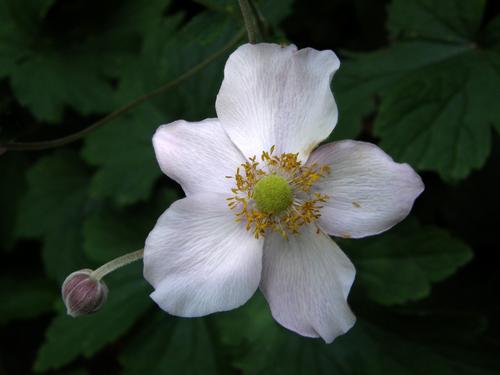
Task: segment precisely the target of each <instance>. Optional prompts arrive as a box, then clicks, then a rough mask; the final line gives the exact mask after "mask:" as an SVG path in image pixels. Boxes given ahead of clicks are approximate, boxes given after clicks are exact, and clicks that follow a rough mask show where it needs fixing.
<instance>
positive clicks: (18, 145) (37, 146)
mask: <svg viewBox="0 0 500 375" xmlns="http://www.w3.org/2000/svg"><path fill="white" fill-rule="evenodd" d="M243 35H244V30H241V31H239V32H238V34H236V36H235V37H234V38H232V39H231V40H230V41H229V42H228V43H227V44H225V45H224V46H223V47H222V48H221V49H220V50H218V51H216V52H214V53H213V54H212V55H210V56H209V57H207V58H206V59H205V60H203V61H202V62H201V63H199V64H198V65H195V66H193V67H192V68H191V69H189V70H188V71H186V72H185V73H183V74H181V75H180V76H178V77H177V78H175V79H173V80H172V81H170V82H167V83H166V84H164V85H162V86H160V87H158V88H156V89H154V90H153V91H151V92H148V93H147V94H144V95H142V96H140V97H138V98H136V99H134V100H132V101H131V102H129V103H127V104H125V105H124V106H123V107H120V108H118V109H117V110H115V111H113V112H111V113H110V114H108V115H106V116H104V117H103V118H101V119H99V120H97V121H96V122H94V123H92V124H91V125H89V126H88V127H86V128H85V129H82V130H80V131H78V132H76V133H73V134H70V135H67V136H65V137H61V138H56V139H51V140H48V141H41V142H11V143H6V144H4V145H0V150H2V149H5V150H15V151H25V150H33V151H34V150H46V149H50V148H55V147H59V146H63V145H66V144H68V143H71V142H74V141H76V140H78V139H80V138H83V137H84V136H85V135H86V134H87V133H89V132H91V131H93V130H95V129H97V128H99V127H101V126H102V125H104V124H106V123H108V122H110V121H112V120H114V119H116V118H117V117H120V116H121V115H123V114H124V113H125V112H128V111H130V110H131V109H133V108H135V107H137V106H139V105H140V104H142V103H144V102H145V101H147V100H149V99H151V98H153V97H155V96H157V95H159V94H162V93H164V92H165V91H167V90H169V89H171V88H173V87H175V86H177V85H179V84H180V83H182V82H183V81H185V80H186V79H188V78H190V77H191V76H193V75H195V74H196V73H198V72H199V71H201V70H202V69H204V68H205V67H207V66H208V65H210V64H211V63H212V62H214V61H215V60H217V59H218V58H219V57H221V56H222V55H224V53H226V52H227V51H228V50H229V49H231V48H232V47H233V46H234V45H235V44H236V43H237V42H238V41H239V40H240V39H241V38H242V37H243ZM0 153H1V152H0Z"/></svg>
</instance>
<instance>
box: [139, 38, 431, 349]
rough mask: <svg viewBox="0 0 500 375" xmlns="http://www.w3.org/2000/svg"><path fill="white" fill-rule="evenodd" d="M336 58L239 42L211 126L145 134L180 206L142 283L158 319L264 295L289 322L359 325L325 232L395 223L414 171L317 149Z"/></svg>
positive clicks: (344, 150)
mask: <svg viewBox="0 0 500 375" xmlns="http://www.w3.org/2000/svg"><path fill="white" fill-rule="evenodd" d="M338 67H339V61H338V59H337V57H336V56H335V54H334V53H333V52H332V51H316V50H313V49H310V48H307V49H303V50H299V51H298V50H297V48H296V47H295V46H288V47H281V46H279V45H274V44H257V45H249V44H247V45H243V46H241V47H240V48H238V49H237V50H236V51H235V52H234V53H233V54H232V55H231V56H230V57H229V59H228V61H227V63H226V67H225V70H224V80H223V82H222V86H221V88H220V91H219V94H218V96H217V101H216V110H217V115H218V119H206V120H204V121H201V122H198V123H187V122H186V121H182V120H180V121H176V122H173V123H171V124H168V125H163V126H161V127H160V128H159V129H158V130H157V132H156V134H155V135H154V137H153V144H154V148H155V152H156V156H157V159H158V162H159V165H160V167H161V169H162V170H163V172H164V173H166V174H167V175H168V176H169V177H171V178H173V179H174V180H176V181H177V182H178V183H179V184H180V185H181V186H182V188H183V190H184V191H185V193H186V198H184V199H181V200H179V201H177V202H175V203H173V204H172V205H171V207H170V208H168V209H167V210H166V211H165V213H164V214H163V215H162V216H161V217H160V218H159V219H158V222H157V224H156V226H155V227H154V229H153V230H152V231H151V233H150V234H149V236H148V238H147V240H146V245H145V253H144V275H145V277H146V279H147V280H148V281H149V282H150V283H151V284H152V285H153V287H154V288H155V291H154V292H153V293H152V294H151V297H152V298H153V299H154V300H155V301H156V303H158V305H159V306H160V307H161V308H162V309H164V310H165V311H167V312H169V313H171V314H174V315H179V316H186V317H193V316H202V315H206V314H210V313H214V312H217V311H224V310H230V309H233V308H236V307H238V306H240V305H242V304H244V303H245V302H246V301H247V300H248V299H249V298H250V297H251V296H252V295H253V294H254V293H255V291H256V290H257V289H258V288H260V290H261V291H262V293H263V294H264V296H265V298H266V299H267V301H268V303H269V306H270V308H271V312H272V315H273V317H274V318H275V319H276V320H277V321H278V322H279V323H280V324H282V325H283V326H285V327H286V328H288V329H290V330H292V331H295V332H297V333H299V334H301V335H304V336H309V337H322V338H323V339H324V340H325V341H326V342H331V341H333V339H334V338H335V337H337V336H338V335H340V334H342V333H345V332H346V331H347V330H349V329H350V328H351V327H352V325H353V324H354V321H355V317H354V315H353V313H352V312H351V310H350V308H349V306H348V304H347V296H348V293H349V290H350V288H351V285H352V283H353V281H354V275H355V269H354V266H353V265H352V263H351V262H350V261H349V259H348V258H347V257H346V256H345V254H344V253H343V252H342V251H341V250H340V248H339V247H338V246H337V245H336V243H335V242H334V241H333V240H332V239H331V238H330V236H329V235H332V236H339V237H352V238H360V237H365V236H369V235H373V234H377V233H380V232H383V231H385V230H387V229H389V228H390V227H392V226H393V225H395V224H397V223H398V222H399V221H401V220H402V219H404V218H405V217H406V216H407V215H408V213H409V211H410V210H411V207H412V205H413V202H414V200H415V199H416V197H417V196H418V195H419V194H420V193H421V192H422V191H423V184H422V181H421V179H420V177H419V176H418V175H417V174H416V173H415V172H414V171H413V169H412V168H411V167H410V166H408V165H406V164H398V163H395V162H394V161H393V160H392V159H391V158H390V157H389V156H388V155H386V154H385V153H384V152H383V151H382V150H381V149H380V148H378V147H377V146H375V145H372V144H369V143H364V142H357V141H340V142H333V143H329V144H326V145H324V146H321V147H319V148H317V149H316V147H317V146H318V144H319V143H320V142H321V141H322V140H324V139H325V138H326V137H327V136H328V135H329V134H330V133H331V131H332V130H333V128H334V127H335V124H336V122H337V106H336V104H335V100H334V98H333V95H332V93H331V90H330V81H331V79H332V77H333V74H334V73H335V71H336V70H337V69H338Z"/></svg>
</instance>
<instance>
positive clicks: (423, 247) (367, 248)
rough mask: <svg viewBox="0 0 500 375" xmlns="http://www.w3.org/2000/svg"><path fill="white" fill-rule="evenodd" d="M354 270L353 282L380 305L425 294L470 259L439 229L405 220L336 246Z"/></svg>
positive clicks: (463, 247)
mask: <svg viewBox="0 0 500 375" xmlns="http://www.w3.org/2000/svg"><path fill="white" fill-rule="evenodd" d="M340 246H341V247H342V248H343V249H344V250H346V252H347V253H348V255H349V257H350V258H351V259H352V261H353V263H354V264H355V266H356V270H357V280H356V285H357V286H358V287H359V288H360V289H362V290H363V291H364V292H365V293H366V294H367V296H368V297H369V298H370V299H372V300H374V301H376V302H378V303H381V304H387V305H391V304H400V303H404V302H408V301H412V300H417V299H420V298H424V297H427V296H428V295H429V294H430V291H431V286H432V283H435V282H437V281H441V280H443V279H445V278H447V277H449V276H451V275H452V274H454V273H455V272H456V271H457V269H458V268H460V267H461V266H463V265H464V264H466V263H467V262H469V261H470V260H471V259H472V256H473V253H472V250H471V249H470V248H469V247H468V246H467V245H466V244H464V243H463V242H461V241H460V240H458V239H456V238H454V237H452V236H451V235H450V234H449V233H447V232H446V231H445V230H443V229H439V228H437V227H432V226H421V225H419V224H418V223H417V222H415V221H411V220H407V221H406V222H404V223H402V224H400V225H399V226H398V227H396V228H394V229H392V230H391V231H390V232H387V233H386V234H383V235H381V236H377V237H374V238H369V239H364V240H345V241H343V242H341V245H340Z"/></svg>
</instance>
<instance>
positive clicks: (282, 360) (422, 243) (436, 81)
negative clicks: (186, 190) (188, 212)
mask: <svg viewBox="0 0 500 375" xmlns="http://www.w3.org/2000/svg"><path fill="white" fill-rule="evenodd" d="M258 5H259V8H260V10H261V11H262V13H263V15H264V16H265V17H266V18H267V21H268V22H269V25H270V36H269V37H268V39H269V40H268V41H277V42H280V41H285V40H287V41H289V42H291V43H295V44H297V45H298V47H299V48H303V47H313V48H316V49H332V50H334V51H335V52H336V53H338V54H339V56H340V58H341V62H342V67H341V69H340V71H339V72H338V73H337V74H336V76H335V78H334V83H333V90H334V94H335V96H336V98H337V101H338V104H339V113H340V122H339V125H338V128H337V129H336V131H335V132H334V134H333V136H332V137H331V139H333V140H335V139H342V138H355V139H362V140H367V141H371V142H375V143H377V144H379V145H380V146H381V147H382V148H383V149H384V150H385V151H386V152H388V153H389V154H390V155H391V156H393V157H394V158H395V159H396V160H397V161H401V162H408V163H410V164H411V165H412V166H414V167H415V168H416V169H417V170H418V172H419V174H420V175H421V176H422V178H423V180H424V183H425V185H426V190H425V192H424V193H423V195H422V196H421V197H420V198H419V199H418V200H417V202H416V204H415V207H414V209H413V212H412V214H411V215H410V217H409V218H408V219H407V220H406V221H405V222H404V223H402V224H400V225H398V226H397V227H396V228H394V229H392V230H391V231H389V232H388V233H386V234H384V235H381V236H378V237H375V238H370V239H365V240H359V241H354V240H352V241H351V240H343V241H341V242H340V245H341V247H342V248H343V249H344V250H345V251H346V252H347V253H348V255H349V256H350V257H351V259H352V260H353V262H354V264H355V265H356V268H357V270H358V276H357V280H356V282H355V286H354V288H353V291H352V293H351V297H350V303H351V305H352V307H353V310H354V311H355V313H356V315H357V316H358V323H357V324H356V327H355V328H354V329H353V330H352V331H351V332H349V333H348V334H346V335H345V336H343V337H341V338H339V339H337V340H336V341H335V343H334V344H332V345H325V344H323V343H322V342H320V341H319V340H311V339H305V338H300V337H298V336H296V335H295V334H293V333H290V332H288V331H286V330H285V329H283V328H281V327H279V326H278V325H276V324H275V323H273V321H272V319H270V316H269V313H268V309H267V306H265V303H263V302H262V298H261V297H260V296H258V295H257V296H256V297H255V298H254V299H253V300H252V301H251V302H250V303H249V304H248V306H246V307H244V308H242V309H239V310H237V311H235V312H231V313H224V314H217V315H215V316H210V317H208V318H204V319H192V320H187V319H176V318H172V317H167V316H166V314H164V313H162V312H161V311H160V310H159V309H157V308H156V307H155V306H153V304H152V303H151V302H150V301H149V300H148V297H147V296H148V294H149V292H150V288H149V286H148V285H146V283H145V282H144V281H142V279H141V270H140V265H137V266H131V267H130V268H129V269H127V270H124V271H120V272H117V275H113V276H112V277H110V279H109V286H110V301H109V302H108V305H107V306H106V307H105V308H104V309H103V311H102V312H100V313H98V314H96V315H95V316H92V317H88V318H87V317H85V318H79V319H76V320H72V319H71V318H67V317H66V316H65V314H64V308H63V306H62V303H61V301H60V298H59V285H60V283H61V281H62V280H64V276H65V275H67V274H69V273H70V272H72V271H74V270H76V269H79V268H84V267H95V266H97V265H99V264H102V263H103V262H105V261H107V260H109V259H112V258H113V257H115V256H117V255H121V254H123V253H125V252H128V251H132V250H135V249H137V248H140V247H141V246H142V245H141V243H142V241H143V240H144V238H145V236H146V235H147V233H148V231H149V230H150V229H151V228H152V225H153V224H154V222H155V220H156V218H157V217H158V215H159V214H160V213H161V212H162V211H163V210H164V209H165V208H166V207H167V206H168V204H169V203H171V202H172V201H173V200H175V199H177V198H178V197H181V196H182V191H181V190H180V189H179V187H178V186H177V185H176V184H175V183H173V182H172V181H170V180H168V178H166V177H164V176H162V175H161V173H160V172H159V169H158V167H157V166H156V162H155V160H154V156H153V154H152V148H151V145H150V143H149V142H150V138H151V135H152V133H153V132H154V129H155V128H156V127H157V126H158V125H159V124H161V123H167V122H169V121H172V120H175V119H177V118H184V119H187V120H193V121H195V120H201V119H203V118H206V117H208V116H214V101H215V95H216V93H217V90H218V87H219V85H220V81H221V79H222V68H223V64H224V61H225V59H226V57H227V55H228V52H230V51H232V50H234V48H236V46H237V44H238V43H237V44H234V45H233V46H231V48H230V49H229V50H228V51H227V52H225V53H223V54H222V55H221V57H220V58H219V59H218V60H217V61H216V62H215V63H212V64H210V65H209V66H208V67H207V68H205V69H203V70H202V71H200V72H198V73H197V74H196V75H193V76H192V77H190V78H189V79H187V80H185V81H183V82H181V83H180V84H179V85H177V86H175V87H172V88H171V89H170V90H168V91H165V92H164V93H163V94H161V95H158V96H155V97H154V98H152V99H151V100H149V101H148V102H146V103H143V104H142V105H141V106H139V107H137V108H135V109H132V110H130V111H128V112H126V113H124V114H123V115H122V116H120V117H118V118H117V119H116V120H114V121H113V122H109V123H107V124H104V125H103V126H102V127H100V128H99V129H98V130H95V131H92V132H88V133H87V134H86V135H85V137H83V138H81V139H78V140H76V141H75V142H72V143H69V144H67V145H63V146H61V147H55V148H51V149H44V150H37V151H33V150H27V151H10V150H3V154H1V155H0V214H1V216H0V220H1V221H0V247H1V248H2V250H1V253H0V254H1V256H2V262H1V266H0V267H1V268H2V273H1V279H0V281H1V284H0V301H1V302H0V305H1V307H0V332H1V333H0V335H1V340H0V374H3V373H5V374H24V373H31V372H32V371H37V372H42V373H50V374H114V373H126V374H166V373H172V374H198V373H229V374H231V373H234V374H237V373H244V374H261V373H262V374H285V373H286V374H306V373H307V374H309V373H318V374H329V373H334V374H382V373H383V374H497V373H499V372H500V367H499V364H498V353H499V350H500V345H499V344H500V342H499V332H500V326H499V315H500V314H499V313H500V303H499V298H498V295H499V292H498V287H499V285H500V278H499V272H498V262H497V261H496V259H497V256H496V255H497V254H496V253H497V252H498V250H499V249H498V225H499V223H500V215H499V209H500V206H499V204H498V203H499V198H498V193H499V184H498V182H499V177H500V174H499V167H498V166H499V165H500V139H499V137H498V134H499V131H498V130H499V129H500V114H499V111H500V108H499V106H498V104H500V57H499V56H500V48H499V46H500V22H499V14H500V3H499V2H498V1H494V0H490V1H484V2H482V1H476V0H463V1H459V0H455V1H453V0H446V1H442V2H439V3H438V4H433V2H432V1H426V0H408V1H405V0H399V1H392V2H390V1H380V0H376V1H374V0H355V1H348V0H335V1H312V0H307V1H306V0H295V1H294V2H293V3H291V2H289V1H260V2H258ZM474 9H480V10H481V12H480V14H479V16H477V17H476V18H477V19H478V20H479V21H477V22H474V21H473V20H472V21H471V19H474V12H473V10H474ZM2 25H3V26H2ZM443 25H444V26H443ZM471 25H472V26H471ZM474 25H475V26H474ZM445 26H446V27H445ZM241 27H242V20H241V17H240V14H239V10H238V6H237V2H236V1H223V0H220V1H215V0H213V1H212V0H207V1H199V2H192V1H172V2H170V4H169V2H168V1H153V2H146V1H140V0H127V1H124V2H120V1H109V2H102V1H93V0H92V1H83V0H76V1H72V2H65V1H62V0H53V1H50V0H49V1H47V0H46V1H40V2H34V1H28V0H23V1H17V2H16V1H14V0H0V93H1V94H0V148H2V146H3V147H4V148H5V149H8V148H9V147H11V145H12V144H13V142H19V143H22V142H37V141H41V140H49V139H54V138H58V137H64V136H66V135H69V134H72V133H75V132H77V131H80V130H82V129H85V128H86V127H87V126H88V125H89V124H91V123H93V122H94V121H96V120H98V119H99V118H101V117H102V116H104V115H106V114H107V113H110V112H111V111H112V110H114V109H116V108H120V107H121V106H123V105H124V104H126V103H128V102H130V101H131V100H133V99H134V98H137V97H139V96H141V95H143V94H144V93H147V92H150V91H151V90H153V89H155V88H157V87H160V86H161V85H163V84H164V83H166V82H169V81H171V80H173V79H175V78H176V77H178V76H179V75H180V74H182V73H184V72H186V71H188V70H189V69H190V68H191V67H193V66H195V65H196V64H197V63H199V62H201V61H203V60H204V59H206V58H207V57H209V56H211V54H213V53H214V52H216V51H218V50H220V49H221V47H222V46H224V45H225V44H226V43H227V42H228V41H229V40H230V39H231V38H232V37H233V36H234V35H235V34H236V33H237V31H238V30H239V29H240V28H241ZM450 30H451V31H450ZM243 42H244V39H242V40H241V41H240V42H239V44H241V43H243ZM402 45H404V46H406V47H405V48H406V49H405V50H404V53H402V52H401V50H400V49H399V48H401V46H402ZM454 46H471V48H470V51H468V50H467V51H466V52H464V53H463V56H464V57H462V54H461V53H460V54H457V55H456V56H455V55H453V56H452V57H450V58H449V59H448V60H446V59H445V60H443V61H438V62H431V63H430V64H429V65H428V66H427V65H426V66H425V67H423V68H422V67H421V66H419V68H418V69H409V68H408V69H407V67H409V66H411V65H412V64H413V63H414V62H415V61H420V60H419V59H424V60H425V59H428V60H432V57H433V56H438V55H439V53H444V52H443V51H445V49H446V48H451V47H454ZM466 54H469V55H466ZM429 57H431V58H429ZM488 64H489V65H488ZM489 67H491V71H490V70H488V69H489ZM495 72H496V73H495ZM489 74H490V75H489ZM495 74H496V75H495ZM374 77H375V78H374ZM495 79H496V81H495ZM462 89H463V90H466V91H464V92H465V93H464V94H463V98H464V100H463V102H461V101H460V100H459V99H460V98H462V96H460V95H462V94H461V91H460V90H462ZM457 92H458V94H457V95H458V96H457V97H458V98H459V99H457V100H458V102H457V103H455V102H454V100H455V99H454V98H455V96H453V95H455V93H457ZM450 103H451V104H450ZM453 103H455V104H453ZM495 103H496V104H497V105H496V106H495V105H494V104H495ZM434 106H435V107H434ZM428 108H429V109H428ZM436 108H438V109H439V108H446V110H442V111H441V112H438V115H436V116H434V115H432V114H433V113H434V112H432V111H434V110H436ZM420 109H421V110H422V112H418V111H419V110H420ZM427 109H428V112H425V111H426V110H427ZM414 110H416V111H417V112H418V113H420V117H418V116H415V117H412V114H413V113H414ZM429 113H430V114H429ZM431 115H432V116H434V117H432V116H431ZM429 116H431V117H429ZM430 118H432V120H433V121H430ZM434 120H435V121H434ZM415 129H416V130H417V131H418V130H419V129H423V130H422V131H424V132H425V131H426V132H428V133H426V134H429V135H428V137H427V136H426V138H425V139H426V144H425V145H422V144H421V143H419V142H417V141H416V139H417V136H416V135H415V136H414V135H412V134H418V133H414V132H413V131H414V130H415ZM426 129H427V130H426ZM457 129H466V130H464V132H465V134H466V135H463V134H464V133H460V131H459V130H457ZM457 134H458V135H457ZM424 146H425V150H424V149H423V148H424ZM34 147H36V145H35V146H34ZM21 148H22V145H21ZM451 153H455V154H456V155H455V156H454V159H450V158H449V157H448V156H449V155H450V154H451ZM33 369H34V370H33Z"/></svg>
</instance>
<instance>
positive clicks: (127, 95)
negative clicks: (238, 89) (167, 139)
mask: <svg viewBox="0 0 500 375" xmlns="http://www.w3.org/2000/svg"><path fill="white" fill-rule="evenodd" d="M179 21H180V19H179V17H170V18H167V19H166V20H165V21H164V22H163V23H162V24H160V25H158V29H157V31H156V32H155V33H151V34H150V35H149V37H148V38H147V39H146V41H145V45H144V49H143V53H142V56H141V58H140V60H139V61H134V63H133V64H131V65H129V66H126V67H124V70H123V71H122V73H121V76H122V83H121V85H120V97H121V98H122V101H123V102H126V101H128V100H130V99H132V98H133V97H136V96H138V95H142V94H144V93H145V92H148V91H151V90H153V89H155V88H157V87H158V86H161V85H162V84H164V83H166V82H169V81H171V80H173V79H175V78H176V77H178V76H179V75H181V74H183V73H185V72H186V71H188V70H189V69H191V68H192V67H194V66H195V65H197V64H199V63H200V62H201V61H203V60H204V59H206V58H207V57H208V56H210V55H211V54H212V53H214V52H215V51H217V50H218V49H220V48H221V47H222V46H223V45H224V44H226V43H227V41H228V40H229V39H230V38H232V37H234V34H235V26H234V22H233V21H231V20H228V19H226V18H224V17H223V16H221V15H219V14H216V13H211V12H203V13H201V14H200V15H197V16H196V17H194V18H193V19H191V20H190V21H189V22H188V23H187V24H186V25H184V26H182V28H180V29H179V30H177V28H178V25H179ZM172 51H175V54H172ZM223 64H224V58H223V57H221V58H220V60H218V61H217V62H215V63H213V64H211V65H210V66H208V67H206V68H205V69H203V71H201V72H199V73H197V74H196V75H195V76H193V77H192V78H190V79H188V80H186V81H184V82H183V83H182V84H181V85H180V86H176V87H175V88H173V89H172V90H171V91H169V92H166V93H165V94H163V95H161V96H159V97H157V98H155V100H153V101H152V103H146V104H143V105H142V106H141V107H140V108H138V109H134V110H133V111H132V112H130V113H129V114H127V115H124V116H123V117H121V118H119V119H117V120H115V121H114V122H113V123H111V124H107V125H106V126H105V127H103V128H101V129H99V130H97V131H95V132H93V133H92V134H90V135H89V136H88V137H87V138H86V140H85V146H84V150H83V157H84V159H85V160H86V161H88V162H89V163H91V164H93V165H95V166H98V167H99V169H98V171H97V173H96V174H95V176H94V177H93V178H92V182H91V195H92V196H94V197H99V198H103V197H107V198H111V199H112V200H113V201H114V202H115V203H116V204H117V205H119V206H125V205H130V204H133V203H136V202H139V201H144V200H146V199H148V198H149V196H150V194H151V191H152V186H153V185H154V183H155V182H156V180H157V179H158V178H159V177H160V176H162V173H161V170H160V168H159V167H158V165H157V162H156V159H155V156H154V150H153V146H152V143H151V139H152V137H153V134H154V132H155V130H156V129H157V128H158V127H159V126H160V125H162V124H165V123H168V122H171V121H174V120H176V119H178V118H181V117H182V118H184V119H187V120H191V121H200V120H202V119H204V118H206V117H207V116H214V115H215V97H216V95H217V92H218V90H219V86H220V82H221V80H222V71H223Z"/></svg>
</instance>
